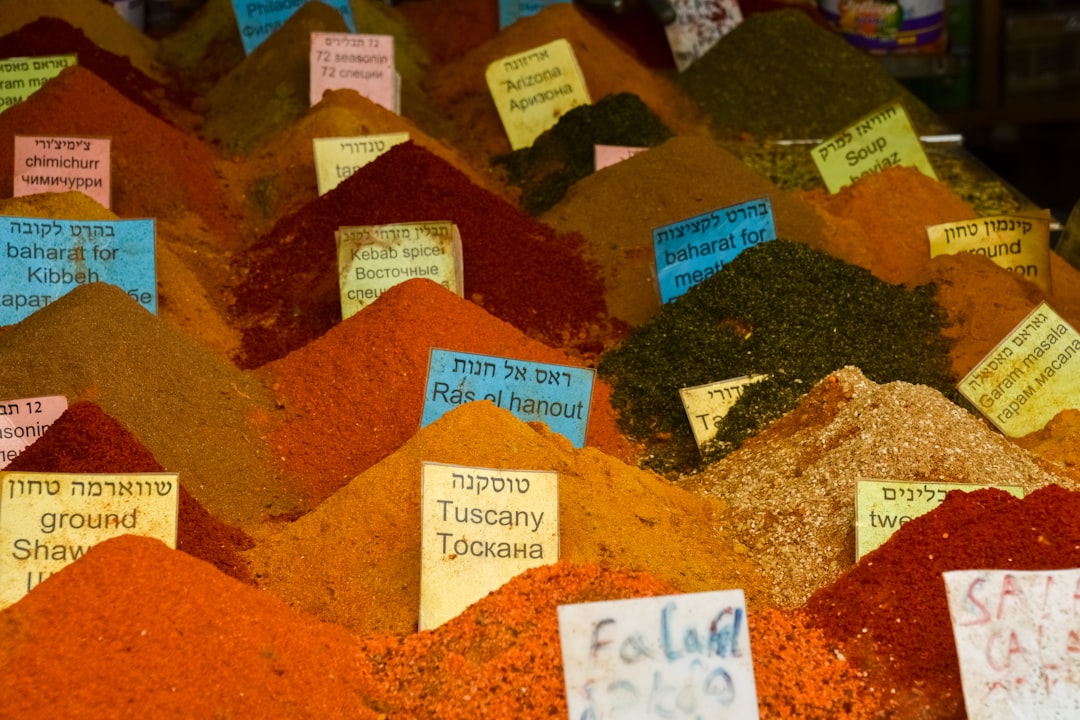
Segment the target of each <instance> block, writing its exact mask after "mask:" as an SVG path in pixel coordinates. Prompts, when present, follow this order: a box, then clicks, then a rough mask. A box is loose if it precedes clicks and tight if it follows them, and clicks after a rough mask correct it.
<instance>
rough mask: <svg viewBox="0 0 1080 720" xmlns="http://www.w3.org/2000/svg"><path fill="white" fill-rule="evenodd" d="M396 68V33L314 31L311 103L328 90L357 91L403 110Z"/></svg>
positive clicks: (393, 108)
mask: <svg viewBox="0 0 1080 720" xmlns="http://www.w3.org/2000/svg"><path fill="white" fill-rule="evenodd" d="M397 87H398V83H397V80H396V78H395V71H394V36H393V35H354V34H351V33H323V32H313V33H311V104H312V105H315V104H317V103H318V102H319V101H320V100H322V97H323V93H324V92H326V91H327V90H343V89H349V90H355V91H356V92H357V93H359V94H360V95H363V96H364V97H366V98H367V99H368V100H371V101H372V102H374V103H378V104H379V105H382V106H383V107H384V108H386V109H387V110H391V111H393V112H395V113H399V114H400V112H401V106H400V102H399V98H398V94H397Z"/></svg>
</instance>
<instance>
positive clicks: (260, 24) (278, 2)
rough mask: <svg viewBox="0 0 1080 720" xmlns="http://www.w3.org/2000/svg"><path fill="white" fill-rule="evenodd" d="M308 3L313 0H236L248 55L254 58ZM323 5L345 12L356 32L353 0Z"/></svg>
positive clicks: (329, 1)
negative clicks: (267, 39) (257, 0)
mask: <svg viewBox="0 0 1080 720" xmlns="http://www.w3.org/2000/svg"><path fill="white" fill-rule="evenodd" d="M307 2H309V0H262V1H261V2H251V1H250V0H233V3H232V5H233V11H234V12H235V13H236V24H237V25H239V26H240V39H241V40H242V41H243V43H244V53H245V54H247V55H250V54H251V51H252V50H254V49H255V48H257V47H259V45H261V44H262V42H263V40H265V39H266V38H268V37H270V36H271V35H272V34H273V33H274V31H275V30H277V29H278V28H279V27H281V26H282V25H284V24H285V23H286V21H288V19H289V18H291V17H292V16H293V14H294V13H296V11H297V10H299V9H300V8H301V7H302V6H303V5H304V4H306V3H307ZM322 2H323V3H324V4H326V5H329V6H330V7H332V8H334V9H335V10H337V11H338V12H339V13H341V17H342V19H344V20H345V25H346V26H347V27H348V28H349V31H350V32H356V23H355V22H353V15H352V6H351V5H350V4H349V0H322Z"/></svg>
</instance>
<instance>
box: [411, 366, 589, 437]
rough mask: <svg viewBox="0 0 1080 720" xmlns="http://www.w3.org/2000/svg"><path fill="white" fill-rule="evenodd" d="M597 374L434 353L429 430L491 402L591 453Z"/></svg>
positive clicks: (427, 401) (425, 420)
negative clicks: (470, 405) (457, 411)
mask: <svg viewBox="0 0 1080 720" xmlns="http://www.w3.org/2000/svg"><path fill="white" fill-rule="evenodd" d="M594 377H595V371H593V370H591V369H588V368H579V367H573V366H570V365H550V364H546V363H535V362H528V361H526V360H515V359H513V358H503V357H496V356H494V355H474V354H472V353H460V352H451V351H449V350H440V349H438V348H434V349H432V351H431V360H430V362H429V364H428V379H427V389H426V390H425V391H424V413H423V416H422V417H421V420H420V426H421V427H426V426H427V425H430V424H431V423H433V422H435V421H436V420H438V419H439V418H441V417H442V416H443V415H445V414H446V413H447V412H449V411H450V410H453V409H454V408H456V407H457V406H458V405H461V404H463V403H467V402H473V401H475V400H489V401H491V402H493V403H495V405H496V406H497V407H500V408H503V409H504V410H509V411H510V412H511V413H512V414H513V415H514V417H516V418H518V419H519V420H521V421H523V422H543V423H547V425H548V427H549V428H551V430H552V431H553V432H557V433H560V434H562V435H564V436H565V437H566V438H567V439H568V440H570V442H571V443H573V445H574V447H579V448H580V447H585V429H586V426H587V425H588V423H589V406H590V404H591V402H592V386H593V379H594Z"/></svg>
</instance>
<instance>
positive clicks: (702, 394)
mask: <svg viewBox="0 0 1080 720" xmlns="http://www.w3.org/2000/svg"><path fill="white" fill-rule="evenodd" d="M767 377H768V375H743V376H742V377H737V378H731V379H730V380H721V381H719V382H714V383H708V384H707V385H695V386H694V387H685V388H681V389H680V390H679V398H680V399H681V400H682V404H683V410H685V411H686V418H687V420H689V421H690V428H691V430H692V431H693V433H694V440H695V442H697V446H698V448H699V449H700V448H702V447H704V445H705V444H706V443H707V442H709V441H710V440H712V439H713V438H714V437H716V433H717V431H718V429H719V425H720V421H721V420H723V419H724V416H725V415H727V414H728V411H729V410H731V408H732V407H733V406H734V405H735V403H736V402H738V400H739V398H740V397H742V394H743V390H745V389H746V387H747V386H748V385H752V384H754V383H756V382H759V381H761V380H764V379H765V378H767Z"/></svg>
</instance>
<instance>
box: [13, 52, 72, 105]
mask: <svg viewBox="0 0 1080 720" xmlns="http://www.w3.org/2000/svg"><path fill="white" fill-rule="evenodd" d="M76 64H78V57H77V56H75V55H48V56H43V57H22V58H7V59H4V60H0V112H3V111H4V110H7V109H8V108H9V107H11V106H12V105H17V104H19V103H21V102H22V101H23V100H25V99H26V98H28V97H30V95H32V94H33V93H34V92H35V91H36V90H38V88H40V87H41V86H42V85H44V84H45V83H46V82H48V81H49V80H52V79H53V78H54V77H56V76H57V75H59V74H60V72H61V71H62V70H63V69H64V68H66V67H71V66H72V65H76Z"/></svg>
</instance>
